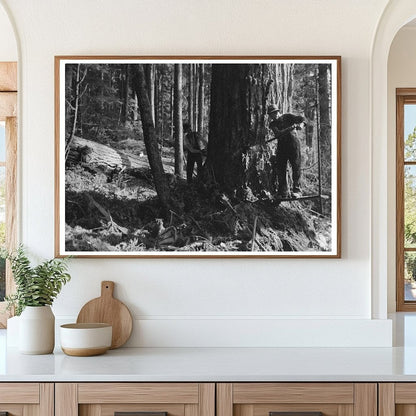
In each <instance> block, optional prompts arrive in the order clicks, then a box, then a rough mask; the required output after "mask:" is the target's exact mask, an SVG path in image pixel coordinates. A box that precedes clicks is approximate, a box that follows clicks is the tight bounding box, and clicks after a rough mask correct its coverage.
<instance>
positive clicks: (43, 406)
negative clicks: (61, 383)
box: [39, 383, 55, 416]
mask: <svg viewBox="0 0 416 416" xmlns="http://www.w3.org/2000/svg"><path fill="white" fill-rule="evenodd" d="M39 394H40V398H39V402H40V403H39V414H40V415H41V416H54V414H55V384H53V383H41V384H40V385H39Z"/></svg>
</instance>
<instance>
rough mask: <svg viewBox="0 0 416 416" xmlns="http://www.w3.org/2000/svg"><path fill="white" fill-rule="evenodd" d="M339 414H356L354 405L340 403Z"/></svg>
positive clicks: (343, 415)
mask: <svg viewBox="0 0 416 416" xmlns="http://www.w3.org/2000/svg"><path fill="white" fill-rule="evenodd" d="M338 416H354V405H352V404H340V405H339V406H338Z"/></svg>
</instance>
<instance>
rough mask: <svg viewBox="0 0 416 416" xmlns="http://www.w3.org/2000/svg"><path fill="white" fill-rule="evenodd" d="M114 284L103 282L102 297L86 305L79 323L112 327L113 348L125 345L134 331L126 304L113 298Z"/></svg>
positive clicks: (80, 314) (78, 320)
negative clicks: (103, 323)
mask: <svg viewBox="0 0 416 416" xmlns="http://www.w3.org/2000/svg"><path fill="white" fill-rule="evenodd" d="M113 292H114V282H111V281H104V282H101V296H100V297H99V298H96V299H93V300H90V301H89V302H88V303H86V304H85V305H84V306H83V307H82V309H81V311H80V312H79V314H78V318H77V322H78V323H88V322H92V323H98V322H105V323H107V324H110V325H112V327H113V335H112V340H111V348H112V349H113V348H118V347H121V346H122V345H124V344H125V343H126V342H127V340H128V339H129V338H130V335H131V332H132V330H133V319H132V317H131V314H130V311H129V310H128V309H127V306H126V305H124V303H122V302H120V301H119V300H117V299H115V298H114V297H113Z"/></svg>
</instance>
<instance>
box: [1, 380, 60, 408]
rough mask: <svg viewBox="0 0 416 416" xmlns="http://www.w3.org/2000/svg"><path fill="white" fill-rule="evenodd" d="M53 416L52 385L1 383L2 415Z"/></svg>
mask: <svg viewBox="0 0 416 416" xmlns="http://www.w3.org/2000/svg"><path fill="white" fill-rule="evenodd" d="M3 414H4V415H7V416H53V415H54V386H53V384H52V383H0V415H3Z"/></svg>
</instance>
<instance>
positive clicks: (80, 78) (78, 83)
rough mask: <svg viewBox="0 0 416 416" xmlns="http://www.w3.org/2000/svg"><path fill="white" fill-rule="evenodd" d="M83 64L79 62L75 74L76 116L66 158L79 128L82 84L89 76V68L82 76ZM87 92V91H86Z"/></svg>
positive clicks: (66, 146) (74, 108)
mask: <svg viewBox="0 0 416 416" xmlns="http://www.w3.org/2000/svg"><path fill="white" fill-rule="evenodd" d="M80 71H81V65H80V64H78V65H77V72H76V76H75V88H74V90H75V91H74V104H73V106H72V107H73V110H74V118H73V120H72V126H71V130H70V134H69V137H68V140H67V142H66V145H65V160H66V159H67V157H68V152H69V146H70V145H71V142H72V141H73V140H74V137H75V132H76V129H77V120H78V110H79V100H80V98H81V95H83V92H81V89H80V87H81V84H82V82H83V81H84V79H85V77H86V76H87V71H88V69H87V68H86V69H85V72H84V74H83V75H82V76H81V72H80ZM84 92H85V91H84Z"/></svg>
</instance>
